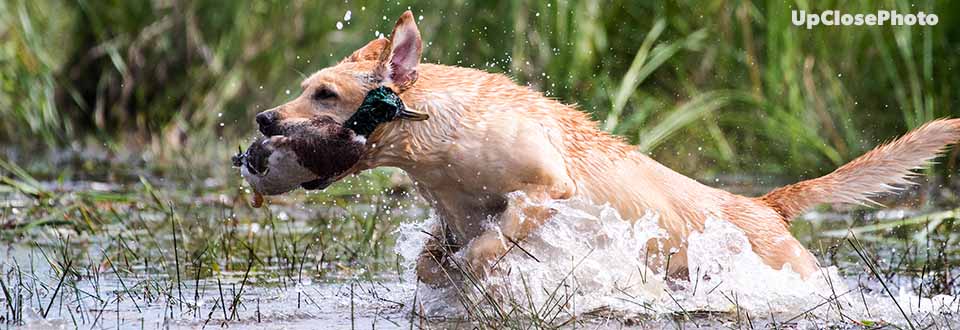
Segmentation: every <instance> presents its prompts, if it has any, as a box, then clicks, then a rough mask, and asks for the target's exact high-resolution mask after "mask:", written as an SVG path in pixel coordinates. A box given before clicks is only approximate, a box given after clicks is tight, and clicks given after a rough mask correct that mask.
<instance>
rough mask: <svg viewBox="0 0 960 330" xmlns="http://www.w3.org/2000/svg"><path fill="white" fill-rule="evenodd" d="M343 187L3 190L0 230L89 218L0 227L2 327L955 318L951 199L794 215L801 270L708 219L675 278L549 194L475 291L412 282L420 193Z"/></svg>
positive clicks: (612, 217) (599, 220) (916, 321)
mask: <svg viewBox="0 0 960 330" xmlns="http://www.w3.org/2000/svg"><path fill="white" fill-rule="evenodd" d="M346 185H350V187H351V188H352V189H353V190H347V191H341V192H340V193H339V194H338V195H337V194H335V195H334V196H339V197H331V196H326V195H316V194H303V193H298V194H294V195H292V196H290V197H288V198H285V199H284V200H281V201H278V202H284V201H285V203H281V204H274V205H273V206H271V208H270V209H269V211H270V212H269V214H268V215H266V216H265V215H264V213H265V212H267V211H266V210H252V209H249V208H246V207H244V206H242V204H237V203H234V202H232V201H231V200H232V198H233V196H231V195H230V193H228V192H226V191H225V190H224V189H221V188H216V187H214V188H210V190H209V191H204V192H199V193H197V192H192V193H188V194H183V195H181V194H182V193H178V192H175V191H174V190H172V188H171V187H163V186H160V187H157V188H155V189H157V191H159V192H160V193H159V195H160V197H159V198H160V199H161V200H160V203H157V205H153V206H151V204H150V203H151V202H150V200H151V199H152V197H151V195H150V193H149V192H144V191H136V190H133V189H129V187H123V186H118V185H101V184H96V185H93V184H90V183H75V184H70V185H59V186H71V187H77V189H81V190H83V191H90V189H86V188H84V187H92V186H97V187H98V188H97V189H96V191H101V192H104V193H111V194H120V193H121V192H122V193H123V195H122V196H126V197H124V198H123V199H121V198H120V197H118V196H113V195H111V196H112V197H111V198H113V199H115V200H116V199H121V200H123V202H109V203H108V202H105V201H104V200H106V198H101V199H96V200H95V201H92V202H91V201H87V202H83V200H84V198H89V196H87V197H83V196H85V195H82V194H81V195H76V194H67V195H64V196H63V197H61V198H49V199H46V200H43V201H33V200H31V199H29V198H26V197H24V196H23V195H19V194H7V195H6V196H7V198H6V201H7V202H6V203H5V205H4V206H3V211H2V212H0V213H2V214H3V216H4V218H3V220H2V221H0V224H5V223H11V222H12V223H15V224H20V223H31V219H33V218H32V217H36V218H43V215H44V214H45V213H43V212H48V213H55V212H56V210H54V209H55V208H56V207H63V206H67V207H76V208H83V207H87V206H91V205H93V206H94V207H92V208H89V209H87V211H85V212H88V214H89V217H90V218H91V219H93V220H89V221H90V222H93V223H94V224H93V225H92V226H93V227H96V229H95V230H94V229H83V230H79V231H78V230H77V229H75V228H71V227H70V226H64V225H38V226H37V227H34V228H29V229H22V228H23V226H19V225H17V226H13V227H10V226H7V227H6V228H8V229H5V232H3V236H0V238H2V240H0V241H2V242H3V246H2V249H3V251H4V252H3V253H2V254H0V271H2V277H3V284H4V287H6V290H5V291H7V292H9V294H10V296H11V297H12V299H11V300H12V301H8V300H7V298H6V295H0V307H3V308H5V310H4V311H3V312H2V313H0V317H3V320H4V321H5V322H4V323H3V324H5V325H4V326H0V327H11V326H13V323H10V322H7V321H8V320H11V319H17V320H18V322H19V323H20V324H22V327H23V328H50V327H61V328H74V327H83V328H117V327H120V328H141V327H142V328H158V327H170V328H199V327H220V326H223V325H228V326H230V327H231V328H241V329H246V328H263V327H264V326H269V327H270V328H288V329H315V328H317V327H325V328H332V329H340V328H348V327H356V328H361V329H363V328H385V329H391V328H404V329H407V328H411V327H415V328H419V327H423V326H428V327H439V328H472V327H474V326H488V327H490V326H510V325H521V324H523V325H532V324H534V325H535V324H537V322H543V323H545V324H553V325H559V324H566V325H568V326H573V325H575V324H576V325H579V326H583V325H586V326H589V327H591V328H600V329H605V328H610V329H613V328H622V327H628V328H629V327H637V328H657V327H667V326H669V327H677V326H702V327H741V326H742V327H748V326H755V327H759V326H770V327H779V326H783V325H784V324H785V323H787V324H792V325H794V326H796V327H799V328H817V327H822V326H824V325H834V326H839V327H857V326H859V325H882V324H891V325H895V326H898V327H908V326H909V325H908V324H907V319H905V318H904V316H903V314H906V315H907V316H908V317H909V320H910V322H911V324H912V325H914V326H930V325H936V326H941V327H944V326H955V325H957V323H958V322H957V321H956V319H955V317H954V315H956V314H958V311H960V301H958V300H957V299H955V295H956V292H955V291H956V287H957V286H956V285H954V283H953V282H952V276H951V275H950V274H956V273H957V269H956V263H957V262H956V258H955V257H954V256H955V255H956V254H955V252H956V251H955V249H953V248H952V247H951V245H950V244H948V243H949V242H952V241H953V239H955V237H954V236H955V235H953V234H952V230H951V229H952V218H953V213H952V212H953V211H949V212H946V213H944V212H940V214H941V215H943V214H947V215H946V216H939V217H935V216H931V217H928V218H916V217H915V216H916V215H919V214H922V213H926V212H921V211H918V210H915V209H894V210H872V211H869V212H865V213H864V212H854V213H814V214H811V215H808V216H807V217H806V218H805V219H798V221H797V223H796V224H795V225H794V226H795V229H796V230H795V231H796V232H797V234H798V238H799V239H801V241H803V242H804V244H805V245H806V246H808V247H811V249H812V250H813V251H814V252H815V253H816V254H818V256H819V257H820V260H821V262H822V264H823V265H825V267H824V268H823V269H822V272H821V274H819V275H817V276H814V277H812V278H810V279H807V280H803V279H801V278H800V277H799V276H798V275H797V274H796V273H793V272H792V271H790V270H789V269H784V270H779V271H777V270H773V269H771V268H769V267H767V266H766V265H764V264H763V263H762V262H761V261H760V259H759V257H758V256H757V255H755V254H753V253H752V252H751V251H750V248H749V243H748V242H747V241H746V238H745V237H744V235H743V233H741V232H740V231H739V230H738V229H737V228H736V227H734V226H733V225H731V224H729V223H727V222H726V221H724V220H723V219H709V220H708V221H707V224H706V230H705V232H703V233H698V234H695V235H693V236H691V237H690V240H689V243H690V250H689V253H688V255H689V260H688V264H689V265H690V269H691V271H692V272H693V273H694V274H696V275H692V276H691V280H690V281H689V282H686V281H675V280H666V279H664V278H663V277H662V275H659V274H657V273H656V272H655V271H654V270H651V269H647V268H646V266H645V264H646V263H645V262H644V256H645V254H646V253H645V248H646V244H645V242H646V240H648V239H650V238H654V237H657V236H659V235H662V234H663V233H662V232H661V231H660V229H659V228H658V227H657V226H656V225H655V221H656V215H655V214H647V215H646V216H644V217H642V218H641V219H622V218H621V217H620V216H619V214H618V213H617V212H616V211H615V210H613V209H612V208H609V207H607V206H604V205H594V204H591V203H589V202H586V201H576V200H574V201H558V202H553V205H551V206H552V207H554V208H555V209H557V210H559V212H558V214H557V216H556V217H557V218H556V219H554V220H553V221H551V222H549V223H548V224H547V225H545V226H544V227H543V228H542V229H541V230H540V231H539V233H538V234H537V235H535V236H534V237H531V238H529V239H528V240H527V241H525V242H524V244H523V247H524V250H525V251H526V252H523V251H519V250H514V251H512V252H511V253H509V254H508V255H507V256H506V257H505V258H504V259H503V260H502V261H501V262H500V267H501V269H503V270H504V272H503V275H504V276H503V277H500V278H494V279H491V280H490V281H487V282H484V283H482V284H480V287H484V288H485V289H484V290H482V292H484V293H487V294H490V295H491V296H495V297H496V300H495V301H496V302H495V303H491V302H490V301H488V300H485V299H484V295H482V294H480V293H481V290H477V289H476V287H473V286H465V287H458V288H445V289H435V288H428V287H425V286H422V285H418V284H417V282H416V281H415V280H414V278H415V277H414V275H413V272H412V267H411V265H412V264H413V263H414V262H415V258H416V256H417V254H418V252H419V250H420V247H421V246H422V244H423V240H424V238H425V236H426V234H424V233H423V232H422V230H424V229H425V228H428V227H429V225H430V224H431V223H432V222H434V221H438V220H437V219H436V218H435V217H433V216H429V214H428V212H427V210H426V208H425V207H424V206H423V203H422V202H420V201H417V199H416V198H415V197H414V196H413V195H411V194H410V193H409V192H401V193H399V194H389V193H383V192H381V193H379V194H373V193H369V189H370V187H366V188H365V187H364V183H363V182H360V183H356V184H355V185H354V184H351V183H347V184H346ZM131 190H133V191H131ZM358 191H367V193H366V194H361V193H359V192H358ZM198 194H199V196H198ZM365 196H382V197H381V199H379V200H375V199H373V197H365ZM85 203H86V204H85ZM163 205H167V206H169V208H167V206H163ZM101 208H102V210H101ZM107 209H110V210H112V211H105V210H107ZM14 210H15V212H14ZM98 210H99V211H98ZM98 212H100V213H98ZM67 214H70V215H76V214H79V215H82V214H83V212H81V213H71V212H67ZM110 214H116V217H120V219H121V220H122V221H119V222H117V221H116V220H115V219H114V220H111V218H110V217H109V216H108V215H110ZM97 215H99V216H100V217H102V218H101V219H99V220H97V219H98V218H97ZM124 217H126V218H124ZM374 220H376V222H372V221H374ZM628 220H629V221H628ZM98 222H102V223H98ZM898 222H899V225H898V226H894V225H891V224H897V223H898ZM5 226H6V225H5ZM174 226H176V227H177V228H179V231H177V235H179V236H177V237H176V244H174V236H173V235H172V231H171V230H170V228H173V227H174ZM878 226H879V227H880V229H877V228H876V227H878ZM884 226H886V227H884ZM850 227H856V228H857V232H858V234H857V235H858V237H857V242H860V243H859V244H862V245H863V250H864V251H865V253H867V254H869V255H870V256H868V259H870V260H878V261H879V262H878V264H877V268H878V269H879V272H880V273H881V274H882V275H881V278H882V279H883V280H882V282H881V281H879V280H878V279H877V277H876V276H874V275H873V273H872V272H871V271H870V270H869V269H868V268H866V267H865V266H864V265H865V263H864V262H863V260H862V259H861V258H860V257H859V255H858V254H857V253H856V251H855V250H854V249H853V248H851V242H852V241H853V240H849V241H848V240H846V239H845V238H844V236H846V235H847V234H846V233H845V232H846V230H845V229H846V228H850ZM888 227H889V228H888ZM9 228H13V229H9ZM91 228H92V227H91ZM21 230H22V231H21ZM12 231H20V232H17V233H16V234H12ZM831 235H832V236H831ZM920 236H922V238H920ZM394 240H395V242H394ZM528 253H529V254H528ZM174 255H176V257H174ZM531 255H532V256H534V257H536V258H533V257H531ZM873 256H876V258H874V257H873ZM924 260H929V262H924ZM924 265H926V266H924ZM64 268H68V269H70V271H69V272H68V273H67V275H66V276H63V272H62V271H61V270H62V269H64ZM884 286H886V287H888V288H889V290H890V294H888V293H887V291H886V290H885V289H884ZM58 287H59V288H58ZM891 294H892V296H894V297H895V298H896V303H895V302H894V299H892V298H891ZM901 310H902V312H901ZM12 311H16V313H13V312H12ZM497 315H506V318H502V317H501V319H506V320H507V321H503V320H500V321H498V320H496V319H498V317H497ZM497 322H500V323H497Z"/></svg>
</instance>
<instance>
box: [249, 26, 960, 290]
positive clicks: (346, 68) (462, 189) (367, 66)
mask: <svg viewBox="0 0 960 330" xmlns="http://www.w3.org/2000/svg"><path fill="white" fill-rule="evenodd" d="M421 52H422V40H421V37H420V32H419V30H418V28H417V26H416V22H415V20H414V19H413V15H412V13H411V12H409V11H408V12H406V13H404V14H403V15H402V16H401V17H400V19H399V20H398V21H397V24H396V26H395V27H394V30H393V33H392V34H391V37H390V39H384V38H381V39H376V40H373V41H371V42H369V43H368V44H367V45H366V46H364V47H362V48H360V49H358V50H357V51H355V52H354V53H353V54H351V55H350V56H348V57H347V58H345V59H343V60H342V61H341V62H340V63H338V64H336V65H334V66H331V67H328V68H325V69H322V70H320V71H318V72H316V73H314V74H313V75H311V76H310V77H309V78H307V79H306V80H304V81H303V83H302V89H303V92H302V94H301V95H300V96H299V97H297V98H296V99H294V100H291V101H290V102H287V103H285V104H283V105H280V106H278V107H276V108H274V109H270V110H268V111H266V112H264V113H261V114H262V115H263V114H269V116H266V115H265V116H264V118H266V117H269V119H271V122H268V123H266V128H269V126H271V125H274V123H273V121H274V120H275V121H276V122H278V123H286V122H290V123H296V122H300V121H304V120H309V118H313V117H315V116H317V115H321V114H322V115H325V116H329V117H331V118H333V119H334V120H336V121H337V122H339V123H342V122H344V121H345V120H347V118H349V117H351V115H352V114H353V112H354V111H355V110H356V109H357V107H358V106H359V105H360V103H361V102H362V100H363V98H364V95H365V94H366V93H367V92H368V91H370V90H373V89H375V88H379V87H381V86H388V87H390V88H391V89H393V90H395V91H397V93H399V95H400V97H401V98H402V100H403V103H404V104H406V105H407V107H409V108H412V109H416V110H418V111H422V112H424V113H426V114H427V115H429V119H428V120H424V121H417V122H413V121H407V120H399V121H394V122H390V123H386V124H383V125H381V126H380V127H378V128H377V129H376V130H375V131H374V132H373V134H372V135H371V136H369V139H368V140H367V142H366V146H367V149H366V150H365V151H362V155H360V156H359V159H358V160H357V161H356V164H355V165H353V166H352V167H350V169H349V170H346V171H344V172H343V173H341V174H340V175H337V176H336V177H334V178H333V179H334V180H337V179H339V178H341V177H343V176H344V175H347V174H350V173H356V172H358V171H362V170H365V169H370V168H375V167H380V166H394V167H399V168H401V169H403V170H404V171H405V172H406V173H407V174H408V175H409V176H410V177H411V179H413V180H414V181H415V183H416V187H417V189H418V191H419V192H421V195H422V196H423V197H424V198H425V199H426V200H427V201H429V202H430V203H431V205H432V206H433V208H434V210H436V213H437V215H438V216H439V218H440V219H441V224H440V225H438V226H437V227H436V228H434V230H433V232H432V233H431V236H432V237H433V238H432V239H431V240H430V241H429V242H427V245H426V248H425V250H424V252H423V254H422V255H421V257H420V260H419V261H418V263H417V274H418V275H419V278H420V280H421V281H423V282H425V283H428V284H433V285H444V284H449V283H450V279H452V278H453V277H450V276H448V275H447V274H450V273H451V272H454V270H453V269H449V263H447V262H445V261H444V260H446V259H447V256H449V255H450V254H451V253H453V252H456V250H459V249H465V253H464V255H465V258H466V264H465V265H466V267H464V268H466V269H465V270H466V271H469V272H473V273H474V275H478V276H490V275H495V274H496V273H497V272H498V271H499V270H498V269H497V267H495V263H496V260H498V259H499V258H500V257H501V256H502V255H503V254H504V253H506V252H507V251H508V250H510V247H512V246H513V245H514V244H523V240H524V238H526V237H527V236H528V235H530V234H531V233H533V232H535V231H536V230H537V229H538V228H539V227H540V225H542V224H543V223H544V222H546V221H551V220H552V217H553V215H554V214H555V213H556V210H553V209H551V207H550V203H548V201H550V200H563V199H570V198H581V199H585V200H589V201H591V202H593V203H597V204H609V205H610V206H611V207H613V208H615V209H616V210H618V211H619V213H620V214H621V216H623V218H624V219H639V218H640V217H641V216H643V215H644V214H647V213H653V214H656V215H657V217H658V223H659V225H660V227H661V228H662V229H663V230H664V232H665V233H666V235H665V236H664V237H662V238H658V239H653V240H650V241H649V242H647V247H648V250H649V251H648V252H649V253H650V255H651V257H650V258H649V259H647V261H648V264H649V266H650V267H651V268H652V269H661V270H663V271H665V272H667V273H668V274H669V275H670V276H672V277H678V278H683V277H687V276H688V270H687V268H686V266H687V263H686V261H687V256H686V253H687V238H688V236H689V235H690V234H691V233H692V232H697V231H703V230H704V223H705V221H706V219H707V218H709V217H714V218H720V219H724V220H726V221H729V222H730V223H732V224H734V225H736V226H737V227H738V228H739V229H740V230H742V231H743V232H744V234H745V235H746V237H747V239H748V240H749V241H750V244H751V247H752V249H753V251H754V252H755V253H756V254H757V255H758V256H759V257H760V258H761V259H762V260H763V261H764V262H765V263H766V264H767V265H769V266H770V267H772V268H774V269H781V268H784V267H786V266H788V265H789V267H790V268H791V269H792V270H794V271H796V272H798V273H800V274H801V275H802V276H803V277H804V278H807V277H809V276H811V275H812V274H814V273H815V272H817V271H818V269H819V268H818V263H817V260H816V258H815V257H814V256H813V255H812V254H811V253H810V252H809V251H808V250H807V249H806V248H804V247H803V246H802V245H801V244H800V242H799V241H797V239H796V238H794V237H793V235H792V234H791V233H790V228H789V227H790V221H791V220H792V219H793V218H794V217H796V216H797V215H800V214H801V213H803V212H804V211H805V210H807V209H809V208H811V207H813V206H815V205H818V204H822V203H863V202H865V201H867V200H868V199H869V198H870V197H871V196H873V195H875V194H878V193H884V192H887V191H890V190H891V187H892V186H896V185H903V184H908V183H909V181H908V180H907V179H908V178H909V177H910V176H912V175H914V173H915V172H912V170H913V169H916V168H919V167H922V166H924V165H926V164H927V161H929V160H930V159H932V158H934V157H936V156H937V155H938V154H939V153H940V152H941V151H943V150H944V148H945V146H947V145H949V144H952V143H954V142H956V141H957V140H958V139H960V120H956V119H947V120H936V121H932V122H930V123H927V124H926V125H923V126H921V127H919V128H917V129H916V130H914V131H912V132H910V133H907V134H906V135H904V136H903V137H901V138H900V139H898V140H896V141H893V142H891V143H888V144H886V145H883V146H881V147H878V148H876V149H874V150H872V151H870V152H868V153H867V154H865V155H863V156H861V157H859V158H857V159H855V160H853V161H851V162H850V163H848V164H847V165H844V166H842V167H840V168H839V169H837V170H836V171H834V172H832V173H830V174H828V175H826V176H823V177H820V178H816V179H812V180H807V181H803V182H799V183H796V184H792V185H788V186H786V187H783V188H779V189H776V190H774V191H772V192H770V193H769V194H766V195H764V196H760V197H746V196H740V195H736V194H732V193H729V192H726V191H723V190H720V189H716V188H713V187H708V186H706V185H703V184H701V183H699V182H697V181H695V180H693V179H690V178H688V177H686V176H684V175H682V174H680V173H677V172H675V171H673V170H670V169H669V168H667V167H665V166H663V165H661V164H660V163H658V162H656V161H655V160H653V159H651V158H650V157H648V156H647V155H645V154H643V153H641V152H638V151H637V150H636V148H635V147H634V146H630V145H629V144H627V143H624V142H623V141H622V139H620V138H619V137H615V136H612V135H610V134H608V133H606V132H604V131H601V130H600V129H598V128H597V123H596V122H594V121H593V120H591V119H590V118H589V117H588V116H587V115H586V114H585V113H584V112H581V111H579V110H577V109H576V107H574V106H571V105H567V104H563V103H560V102H558V101H556V100H554V99H551V98H548V97H545V96H544V95H543V94H542V93H540V92H537V91H534V90H532V89H530V88H529V87H524V86H519V85H517V84H516V83H514V82H513V81H512V80H511V79H510V78H508V77H506V76H504V75H500V74H493V73H487V72H483V71H480V70H476V69H469V68H462V67H456V66H445V65H437V64H421V63H420V57H421ZM264 128H265V127H264V124H263V123H262V124H261V129H264ZM339 139H340V140H341V141H346V140H349V138H348V136H346V135H344V136H341V137H340V138H339ZM315 142H316V143H318V145H317V146H316V148H323V149H325V150H327V149H329V150H337V148H338V147H336V146H332V145H330V141H315ZM351 150H355V149H351ZM351 159H352V158H351ZM317 161H321V162H323V161H329V160H317ZM348 162H349V161H346V160H337V162H336V163H335V164H328V165H326V166H329V167H331V168H338V169H339V168H340V167H342V166H346V164H347V163H348ZM307 163H309V162H307ZM584 234H585V235H589V234H590V233H584ZM638 257H640V256H638ZM454 281H456V280H454Z"/></svg>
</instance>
